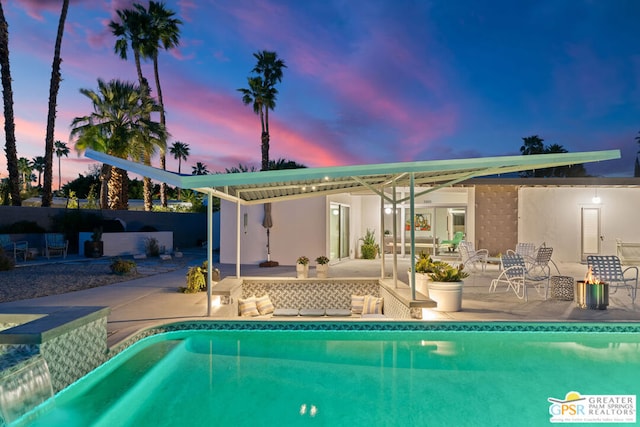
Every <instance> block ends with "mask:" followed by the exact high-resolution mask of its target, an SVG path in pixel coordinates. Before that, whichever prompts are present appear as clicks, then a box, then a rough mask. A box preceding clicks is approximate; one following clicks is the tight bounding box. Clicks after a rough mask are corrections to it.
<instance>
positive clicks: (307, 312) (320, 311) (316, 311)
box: [300, 308, 325, 316]
mask: <svg viewBox="0 0 640 427" xmlns="http://www.w3.org/2000/svg"><path fill="white" fill-rule="evenodd" d="M324 313H325V309H324V308H301V309H300V316H324Z"/></svg>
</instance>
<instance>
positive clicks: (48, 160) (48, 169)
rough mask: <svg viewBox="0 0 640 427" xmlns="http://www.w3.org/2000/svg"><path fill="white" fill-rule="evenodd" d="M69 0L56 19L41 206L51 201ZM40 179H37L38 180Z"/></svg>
mask: <svg viewBox="0 0 640 427" xmlns="http://www.w3.org/2000/svg"><path fill="white" fill-rule="evenodd" d="M68 9H69V0H63V2H62V11H61V12H60V20H59V21H58V35H57V36H56V46H55V49H54V52H53V65H52V67H51V83H50V85H49V112H48V114H47V134H46V136H45V140H44V159H45V166H44V188H43V190H42V206H43V207H49V206H51V202H52V201H53V193H52V189H51V187H52V186H53V131H54V128H55V125H56V106H57V103H58V90H59V89H60V80H61V76H60V63H61V62H62V60H61V59H60V47H61V46H62V34H63V33H64V22H65V20H66V19H67V10H68ZM39 181H40V179H38V182H39Z"/></svg>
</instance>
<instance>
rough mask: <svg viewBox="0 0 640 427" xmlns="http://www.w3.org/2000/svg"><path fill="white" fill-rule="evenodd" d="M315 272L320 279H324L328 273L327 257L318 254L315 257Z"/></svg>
mask: <svg viewBox="0 0 640 427" xmlns="http://www.w3.org/2000/svg"><path fill="white" fill-rule="evenodd" d="M316 274H317V275H318V278H320V279H326V278H327V276H328V275H329V258H327V257H326V256H324V255H320V256H319V257H318V258H316Z"/></svg>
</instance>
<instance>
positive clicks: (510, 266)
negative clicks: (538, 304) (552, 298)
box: [489, 253, 549, 301]
mask: <svg viewBox="0 0 640 427" xmlns="http://www.w3.org/2000/svg"><path fill="white" fill-rule="evenodd" d="M501 261H502V271H501V272H500V275H499V276H498V278H497V279H493V280H492V281H491V285H489V292H495V291H496V288H497V287H498V285H499V284H506V285H507V291H509V290H510V289H512V290H513V291H514V292H515V294H516V296H517V297H518V298H520V299H524V300H525V301H528V300H529V296H528V293H527V287H529V286H533V287H534V288H535V290H536V292H538V294H540V295H542V291H543V290H544V299H545V300H546V299H547V293H548V289H549V278H548V277H545V276H544V275H538V276H535V275H533V276H532V275H529V271H528V269H527V266H526V264H525V262H524V258H522V256H521V255H520V254H516V253H513V254H505V255H502V258H501Z"/></svg>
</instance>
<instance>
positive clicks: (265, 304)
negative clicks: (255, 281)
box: [256, 294, 275, 315]
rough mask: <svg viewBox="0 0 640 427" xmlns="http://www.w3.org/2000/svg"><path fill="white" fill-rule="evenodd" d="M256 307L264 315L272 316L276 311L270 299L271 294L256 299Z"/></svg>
mask: <svg viewBox="0 0 640 427" xmlns="http://www.w3.org/2000/svg"><path fill="white" fill-rule="evenodd" d="M256 307H257V308H258V311H259V312H260V314H262V315H265V314H271V313H273V310H275V308H274V307H273V303H272V302H271V299H269V294H265V295H263V296H261V297H258V298H256Z"/></svg>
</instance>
